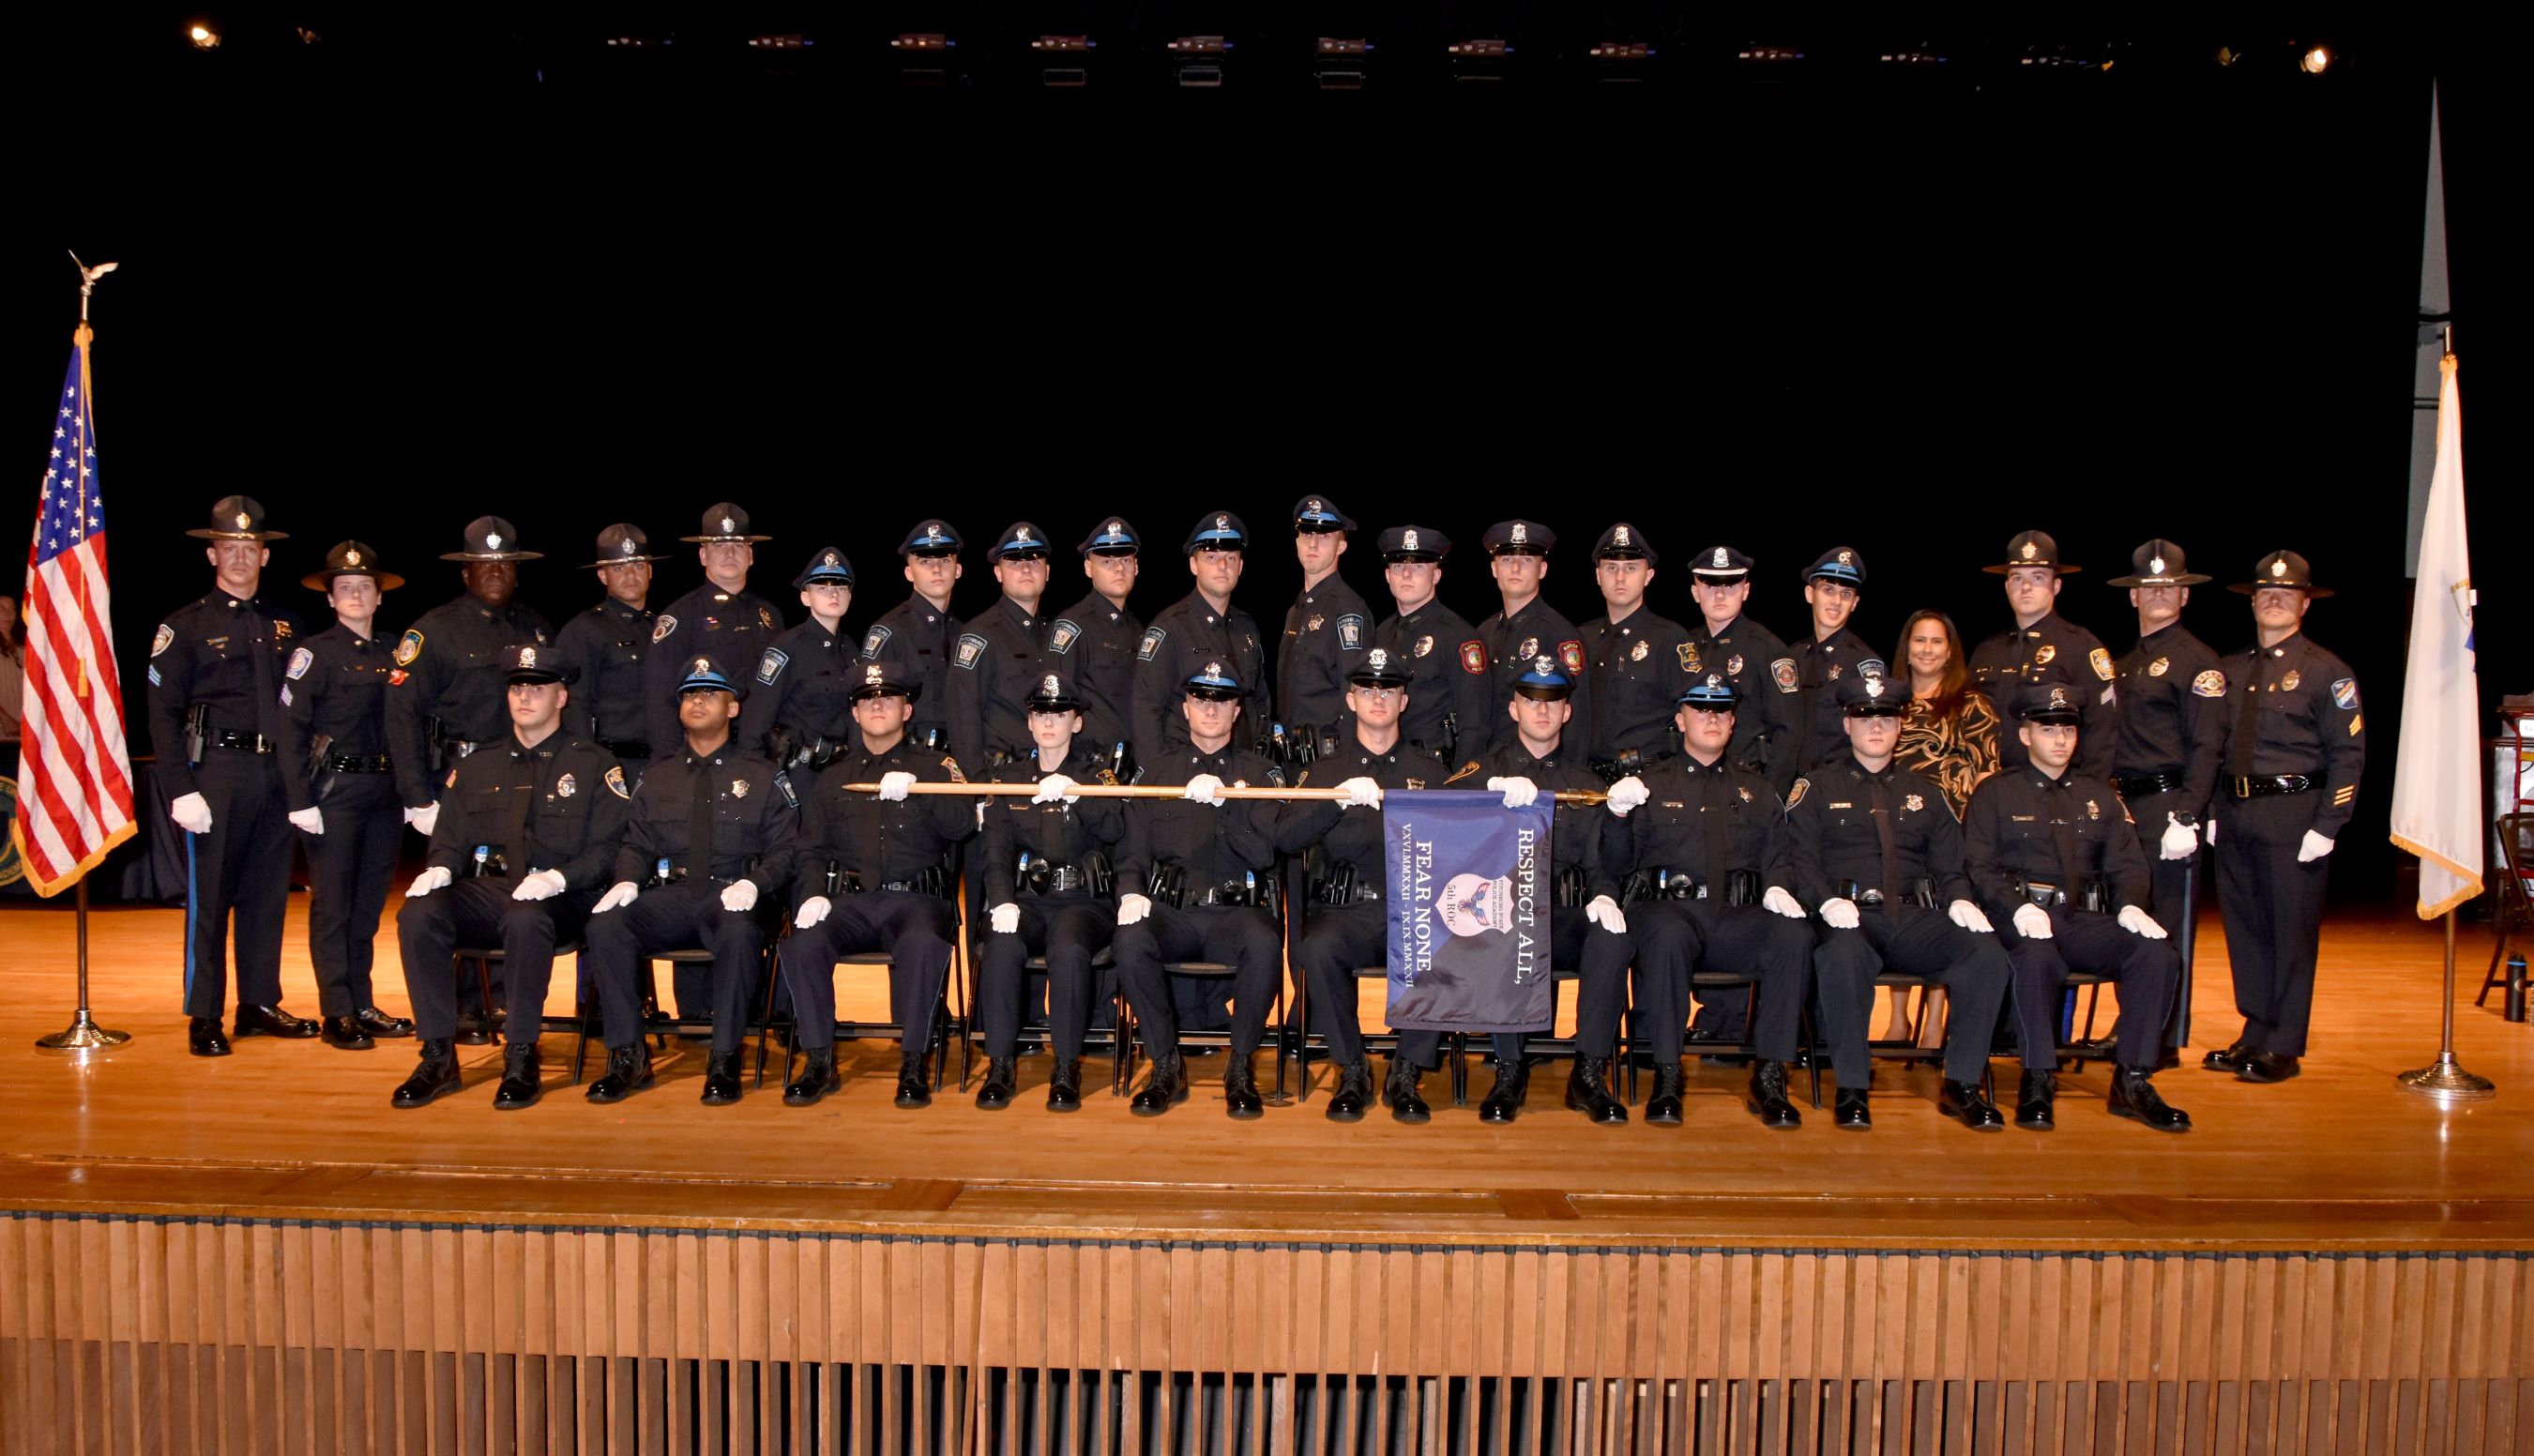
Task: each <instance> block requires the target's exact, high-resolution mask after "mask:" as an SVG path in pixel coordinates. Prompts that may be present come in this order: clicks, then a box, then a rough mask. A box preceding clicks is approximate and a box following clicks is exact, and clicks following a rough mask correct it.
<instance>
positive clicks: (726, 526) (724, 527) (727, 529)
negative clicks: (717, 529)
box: [721, 516, 739, 536]
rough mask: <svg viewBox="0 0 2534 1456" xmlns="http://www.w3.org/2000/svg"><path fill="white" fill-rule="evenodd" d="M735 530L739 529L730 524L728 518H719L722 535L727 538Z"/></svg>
mask: <svg viewBox="0 0 2534 1456" xmlns="http://www.w3.org/2000/svg"><path fill="white" fill-rule="evenodd" d="M737 529H739V527H738V526H737V525H735V524H733V523H732V521H731V518H730V517H729V516H723V517H722V518H721V532H722V534H723V535H725V536H727V535H729V534H730V533H731V532H733V531H735V530H737Z"/></svg>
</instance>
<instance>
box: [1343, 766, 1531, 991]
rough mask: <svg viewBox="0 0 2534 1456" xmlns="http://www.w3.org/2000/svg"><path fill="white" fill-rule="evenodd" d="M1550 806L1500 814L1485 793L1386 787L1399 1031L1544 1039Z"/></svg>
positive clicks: (1500, 806) (1498, 804) (1500, 805)
mask: <svg viewBox="0 0 2534 1456" xmlns="http://www.w3.org/2000/svg"><path fill="white" fill-rule="evenodd" d="M1555 806H1556V801H1555V800H1553V799H1551V798H1550V797H1549V796H1547V795H1545V794H1543V795H1541V796H1540V799H1539V802H1538V803H1537V804H1534V805H1532V806H1531V807H1530V808H1528V809H1507V808H1505V807H1504V801H1503V800H1502V799H1500V798H1498V797H1497V796H1496V795H1493V794H1473V793H1468V792H1466V791H1461V790H1452V789H1392V790H1390V791H1388V792H1387V793H1384V794H1383V795H1382V798H1381V825H1382V830H1383V832H1384V833H1385V834H1386V835H1388V837H1389V841H1390V848H1389V851H1388V854H1387V856H1386V857H1387V859H1388V860H1389V862H1390V885H1389V890H1388V895H1387V899H1386V903H1387V905H1388V907H1389V910H1390V940H1389V942H1388V944H1389V959H1390V1012H1389V1015H1388V1016H1387V1017H1386V1018H1384V1019H1386V1020H1387V1021H1389V1023H1390V1025H1391V1026H1392V1027H1393V1028H1394V1029H1396V1030H1402V1031H1469V1032H1496V1031H1547V1030H1548V1029H1550V1027H1551V1026H1552V1025H1553V1024H1554V1022H1555V1021H1556V1018H1557V988H1556V983H1555V982H1554V981H1553V980H1551V979H1550V977H1549V967H1548V946H1549V939H1548V906H1549V899H1550V887H1551V886H1552V885H1553V884H1555V883H1556V874H1555V871H1554V869H1553V867H1551V866H1550V864H1549V862H1548V841H1549V833H1548V830H1549V824H1550V821H1551V816H1552V814H1553V812H1554V810H1555Z"/></svg>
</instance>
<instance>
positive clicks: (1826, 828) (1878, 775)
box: [1763, 672, 2008, 1131]
mask: <svg viewBox="0 0 2534 1456" xmlns="http://www.w3.org/2000/svg"><path fill="white" fill-rule="evenodd" d="M1834 694H1835V696H1836V697H1837V698H1838V700H1839V704H1840V712H1841V714H1842V715H1843V718H1844V721H1845V724H1846V730H1847V738H1848V753H1847V757H1846V758H1845V759H1844V760H1843V761H1838V762H1825V763H1821V764H1817V765H1815V766H1814V768H1813V771H1812V772H1810V773H1808V774H1806V775H1804V776H1803V777H1801V778H1798V779H1796V780H1795V784H1794V788H1793V790H1792V792H1791V793H1789V794H1788V796H1787V798H1786V832H1785V835H1784V837H1783V838H1782V839H1781V840H1780V849H1779V853H1778V858H1777V861H1776V863H1774V864H1773V865H1772V866H1771V867H1770V870H1769V892H1768V893H1767V894H1766V895H1765V896H1764V897H1763V902H1764V903H1765V904H1766V905H1768V907H1769V908H1771V909H1775V910H1777V911H1779V912H1780V914H1783V913H1784V912H1785V910H1786V908H1787V901H1788V900H1791V901H1792V902H1793V903H1794V904H1795V905H1796V906H1799V907H1801V908H1804V909H1807V910H1810V911H1811V912H1812V913H1813V914H1814V915H1815V916H1816V917H1818V921H1819V926H1820V930H1819V943H1818V944H1817V945H1816V946H1815V947H1814V950H1813V980H1814V983H1815V986H1816V988H1817V991H1818V1000H1819V1003H1820V1006H1821V1032H1822V1040H1823V1041H1824V1042H1826V1043H1827V1044H1828V1046H1829V1050H1830V1054H1831V1064H1832V1066H1833V1067H1834V1068H1836V1069H1837V1071H1838V1073H1839V1102H1838V1104H1837V1106H1836V1108H1835V1109H1834V1113H1833V1116H1834V1118H1835V1120H1836V1122H1837V1123H1838V1125H1840V1126H1841V1127H1848V1128H1864V1127H1870V1126H1872V1125H1873V1123H1874V1118H1873V1114H1872V1112H1871V1111H1870V1110H1869V1109H1868V1107H1867V1105H1866V1087H1867V1085H1868V1084H1869V1083H1870V1082H1871V1081H1872V1080H1873V1073H1872V1067H1871V1063H1870V1062H1868V1060H1867V1052H1866V1033H1867V1031H1868V1030H1869V1029H1870V1027H1871V1022H1872V1016H1873V1011H1874V978H1875V977H1876V976H1877V975H1879V974H1880V973H1881V972H1882V971H1883V969H1884V968H1885V967H1886V966H1889V967H1891V968H1892V969H1894V970H1898V971H1905V972H1908V973H1910V974H1913V975H1920V976H1925V977H1927V978H1928V979H1929V980H1930V981H1932V982H1935V983H1937V984H1940V985H1942V986H1944V987H1945V989H1946V990H1947V991H1948V992H1950V993H1951V994H1952V1000H1953V1014H1952V1017H1951V1018H1950V1023H1949V1025H1948V1026H1947V1028H1946V1034H1945V1084H1944V1092H1943V1096H1942V1097H1941V1098H1940V1099H1939V1102H1938V1106H1939V1107H1940V1108H1941V1109H1942V1110H1943V1112H1944V1113H1945V1115H1946V1116H1948V1117H1952V1118H1959V1119H1961V1122H1962V1123H1963V1125H1965V1126H1967V1127H1971V1128H1975V1129H1979V1130H1982V1131H1986V1130H1992V1129H1995V1128H1999V1127H2003V1126H2005V1125H2006V1119H2005V1118H2004V1117H2003V1116H2002V1115H2000V1114H1999V1112H1998V1110H1997V1108H1996V1107H1995V1106H1994V1105H1992V1104H1991V1103H1990V1102H1989V1100H1988V1097H1987V1095H1986V1094H1985V1093H1983V1092H1982V1091H1981V1090H1980V1079H1981V1077H1982V1076H1984V1075H1985V1074H1986V1072H1987V1070H1988V1047H1989V1038H1990V1034H1991V1033H1992V1032H1993V1031H1994V1030H1995V1028H1996V1026H1997V1016H1998V1008H1999V1006H2000V1004H2001V1003H2002V1002H2003V1001H2005V998H2006V987H2007V976H2008V967H2007V960H2006V952H2005V951H2004V950H2003V949H2001V948H1999V946H1998V943H1997V936H1996V934H1995V929H1994V927H1993V926H1992V925H1991V924H1990V922H1989V919H1988V917H1987V916H1986V915H1984V914H1982V913H1981V911H1980V908H1979V906H1978V904H1977V903H1975V902H1974V901H1973V900H1972V898H1971V895H1972V889H1971V882H1970V879H1969V876H1968V875H1967V874H1966V873H1965V870H1964V866H1963V862H1962V826H1961V821H1960V820H1958V819H1955V818H1954V811H1953V809H1952V807H1951V806H1950V805H1948V804H1947V803H1946V802H1945V796H1944V794H1943V793H1942V792H1941V791H1939V790H1938V789H1937V787H1936V786H1935V785H1934V784H1932V783H1929V782H1928V781H1927V780H1925V779H1923V778H1920V777H1919V776H1917V775H1916V774H1913V773H1908V772H1904V771H1902V770H1901V769H1900V768H1898V767H1896V766H1894V764H1893V762H1892V753H1893V750H1894V749H1895V748H1897V747H1898V746H1899V744H1900V715H1901V713H1902V712H1903V711H1904V710H1905V708H1906V706H1907V701H1908V697H1909V691H1908V689H1907V688H1906V687H1903V686H1900V685H1899V684H1895V683H1890V682H1887V681H1886V680H1885V679H1884V677H1883V675H1882V674H1880V673H1863V672H1848V673H1842V674H1840V679H1839V682H1838V684H1837V685H1836V687H1835V689H1834ZM1781 895H1782V896H1783V897H1784V898H1780V896H1781ZM1938 906H1942V907H1943V908H1942V909H1939V908H1937V907H1938Z"/></svg>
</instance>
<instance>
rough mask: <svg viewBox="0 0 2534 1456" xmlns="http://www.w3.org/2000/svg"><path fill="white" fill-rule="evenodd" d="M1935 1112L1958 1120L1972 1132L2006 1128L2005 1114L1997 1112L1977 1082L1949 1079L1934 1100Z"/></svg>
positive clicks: (1995, 1105) (1994, 1105)
mask: <svg viewBox="0 0 2534 1456" xmlns="http://www.w3.org/2000/svg"><path fill="white" fill-rule="evenodd" d="M1936 1110H1937V1111H1938V1112H1941V1113H1943V1114H1944V1115H1945V1116H1946V1117H1949V1118H1960V1119H1961V1122H1962V1125H1963V1126H1965V1127H1968V1128H1969V1129H1971V1130H1972V1131H1973V1132H1995V1131H1998V1130H1999V1129H2001V1128H2003V1127H2004V1126H2006V1114H2004V1113H2001V1112H1999V1111H1998V1110H1997V1104H1995V1103H1993V1102H1990V1101H1989V1100H1988V1097H1987V1096H1986V1094H1984V1093H1982V1092H1981V1091H1980V1086H1979V1083H1977V1082H1957V1081H1953V1080H1951V1079H1950V1078H1949V1079H1947V1081H1946V1082H1945V1090H1944V1091H1943V1092H1942V1093H1940V1094H1939V1095H1938V1096H1937V1098H1936Z"/></svg>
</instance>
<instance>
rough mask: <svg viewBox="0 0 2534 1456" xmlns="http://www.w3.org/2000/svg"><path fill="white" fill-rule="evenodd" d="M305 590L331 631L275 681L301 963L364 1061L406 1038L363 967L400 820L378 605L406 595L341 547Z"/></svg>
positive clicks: (295, 654) (407, 1031)
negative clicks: (302, 851) (302, 899)
mask: <svg viewBox="0 0 2534 1456" xmlns="http://www.w3.org/2000/svg"><path fill="white" fill-rule="evenodd" d="M300 584H301V585H303V586H307V587H309V588H311V589H312V590H316V591H322V592H324V593H326V597H327V600H328V601H330V602H332V604H333V608H334V625H333V626H332V627H330V628H327V629H326V630H325V631H324V632H321V633H318V634H316V635H315V636H313V637H309V638H308V639H307V640H306V641H305V642H303V643H301V644H300V646H299V647H297V648H296V649H295V650H293V651H292V652H291V654H290V664H289V666H288V667H286V668H284V669H283V670H282V674H281V678H282V682H281V755H280V757H281V762H280V770H281V794H282V798H283V799H284V800H285V801H287V802H288V804H289V805H290V822H291V823H292V824H294V825H296V826H297V827H298V828H299V829H300V831H301V832H302V833H304V834H306V835H307V836H308V837H307V839H306V840H305V841H304V842H305V843H306V845H307V846H308V960H309V963H310V964H311V965H312V966H314V967H315V968H316V971H317V1008H318V1010H319V1011H320V1012H321V1013H322V1014H323V1015H324V1017H325V1021H324V1026H325V1034H326V1043H327V1045H328V1046H332V1047H340V1048H342V1049H343V1050H344V1051H347V1052H366V1051H368V1050H369V1049H370V1048H372V1047H374V1046H376V1045H377V1043H376V1042H375V1041H374V1040H373V1038H375V1037H383V1036H384V1037H402V1036H411V1035H413V1023H412V1022H410V1021H407V1020H405V1019H404V1018H403V1017H401V1016H391V1015H389V1014H388V1013H387V1012H385V1011H382V1010H380V1009H379V1007H378V1002H377V1001H376V1000H375V997H374V994H373V992H372V989H371V982H370V967H371V963H372V957H373V955H374V953H375V951H376V949H377V941H378V934H379V914H380V912H381V911H383V910H385V909H386V908H387V903H388V879H389V877H391V876H392V875H393V874H394V873H395V857H396V843H397V840H398V839H400V838H401V837H402V836H403V834H404V814H403V811H402V810H401V808H400V807H399V806H398V805H397V803H396V793H395V779H394V778H393V777H392V773H391V771H390V770H391V766H392V765H391V764H390V763H389V761H388V703H387V692H388V649H387V647H386V646H385V645H384V644H382V643H381V642H380V641H379V640H378V637H376V635H375V631H376V627H377V621H378V612H379V596H380V594H381V593H382V592H387V591H392V590H394V589H395V588H397V587H399V586H402V585H403V584H404V578H403V577H402V576H397V575H395V574H394V573H392V572H383V571H380V570H379V554H378V553H377V552H375V551H373V550H371V549H370V548H369V546H368V545H367V544H366V543H364V542H360V541H343V542H340V543H337V544H336V545H335V547H334V549H333V550H332V551H329V552H327V553H326V568H325V570H324V571H321V572H317V573H314V574H312V575H310V576H306V577H304V578H302V580H301V582H300Z"/></svg>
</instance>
